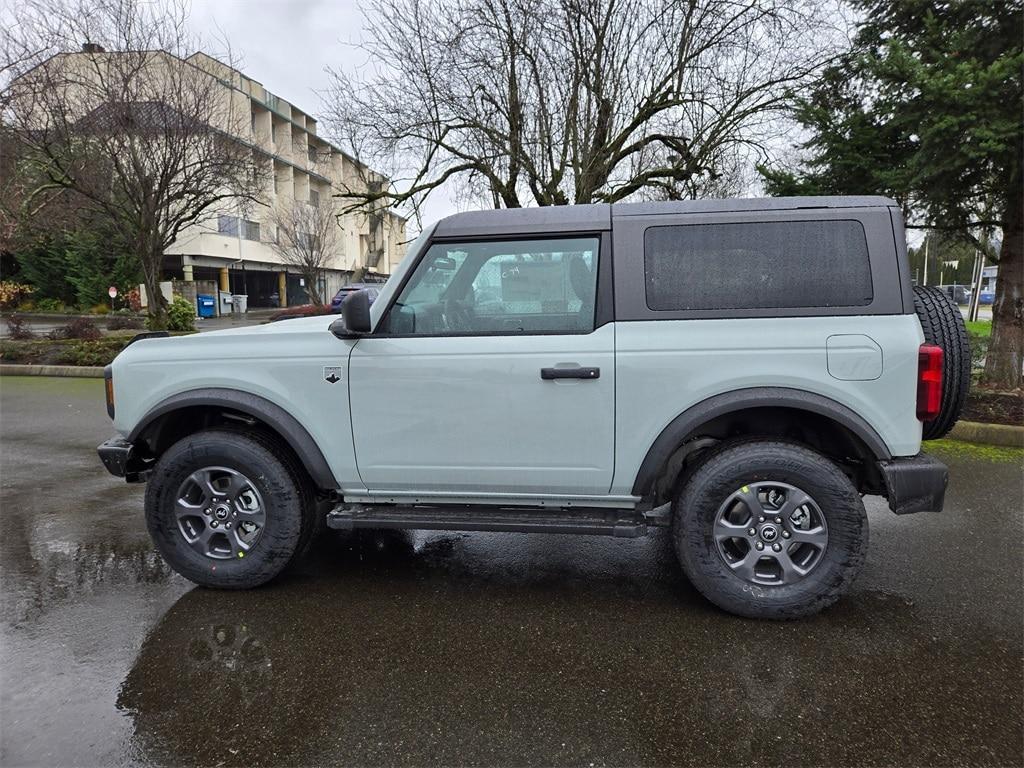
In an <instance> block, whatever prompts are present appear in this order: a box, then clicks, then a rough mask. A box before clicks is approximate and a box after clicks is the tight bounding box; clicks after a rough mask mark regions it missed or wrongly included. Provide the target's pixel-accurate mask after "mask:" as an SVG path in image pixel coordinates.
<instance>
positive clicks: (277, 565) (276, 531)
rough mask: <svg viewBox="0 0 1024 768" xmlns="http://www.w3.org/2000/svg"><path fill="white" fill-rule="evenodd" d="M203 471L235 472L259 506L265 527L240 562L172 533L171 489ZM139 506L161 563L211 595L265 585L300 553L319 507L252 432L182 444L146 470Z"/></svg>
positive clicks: (296, 473)
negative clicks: (202, 549)
mask: <svg viewBox="0 0 1024 768" xmlns="http://www.w3.org/2000/svg"><path fill="white" fill-rule="evenodd" d="M205 467H225V468H229V469H233V470H236V471H238V472H240V473H242V474H243V475H244V476H245V477H247V478H248V479H249V480H250V481H251V482H252V484H253V485H254V486H255V487H256V490H257V491H258V492H259V494H260V496H261V498H262V500H263V505H264V508H265V516H266V522H265V526H264V529H263V531H262V533H261V534H260V538H259V539H258V540H257V541H256V542H255V544H254V545H253V547H252V549H251V550H249V551H247V552H246V553H245V556H244V557H243V558H240V559H213V558H211V557H208V556H204V555H203V554H200V553H199V552H197V551H195V550H194V549H193V548H192V547H191V546H189V544H188V542H187V541H186V540H185V538H184V536H183V535H182V533H181V531H180V530H179V528H178V523H177V517H176V515H175V511H174V510H175V503H176V501H177V495H178V490H179V488H180V487H181V485H182V483H183V482H185V480H186V478H188V477H189V475H191V474H192V473H193V472H195V471H196V470H199V469H202V468H205ZM145 507H146V525H147V527H148V528H149V534H150V536H151V537H152V539H153V543H154V544H155V545H156V547H157V549H158V550H159V551H160V554H161V555H163V557H164V559H165V560H166V561H167V563H168V565H170V566H171V568H173V569H174V570H175V571H177V572H178V573H180V574H181V575H182V576H184V577H185V578H186V579H188V580H190V581H193V582H195V583H196V584H200V585H202V586H205V587H214V588H218V589H250V588H252V587H258V586H260V585H262V584H265V583H266V582H268V581H270V580H271V579H273V578H274V577H276V576H278V575H279V574H280V573H282V572H283V571H285V570H286V569H287V568H289V567H290V566H292V565H294V564H296V563H297V562H298V561H299V560H300V559H301V558H302V557H303V556H304V555H305V553H306V551H307V550H308V549H309V545H310V543H311V540H312V538H313V536H314V534H315V532H316V529H317V526H316V513H317V509H318V506H317V504H316V499H315V496H314V493H313V489H312V486H311V483H310V482H309V480H308V478H307V477H306V475H305V473H304V472H303V471H302V469H301V467H299V466H298V465H297V463H296V462H295V460H294V458H293V457H292V456H291V455H290V454H289V453H288V452H287V451H286V450H283V449H282V448H281V447H280V446H279V445H277V444H276V443H275V442H274V440H273V439H272V438H270V437H268V436H266V435H263V434H261V433H258V432H241V431H239V430H231V429H212V430H206V431H202V432H197V433H195V434H193V435H189V436H188V437H185V438H182V439H181V440H179V441H178V442H177V443H175V444H174V445H172V446H171V447H170V448H168V449H167V450H166V451H165V452H164V454H163V455H162V456H161V457H160V459H159V461H158V462H157V463H156V466H155V467H154V468H153V473H152V475H151V476H150V479H149V482H148V483H147V486H146V500H145Z"/></svg>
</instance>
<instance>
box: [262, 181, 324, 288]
mask: <svg viewBox="0 0 1024 768" xmlns="http://www.w3.org/2000/svg"><path fill="white" fill-rule="evenodd" d="M267 218H268V223H269V224H271V226H272V227H273V228H274V229H275V230H276V231H277V236H276V238H275V239H274V241H273V242H272V243H271V247H272V248H273V249H274V251H275V252H276V253H277V255H278V256H280V257H281V260H282V261H283V262H284V263H285V264H288V265H289V266H292V267H295V268H296V269H297V270H298V271H299V274H301V275H302V277H303V279H304V280H305V283H306V293H307V295H308V296H309V300H310V301H312V302H313V304H315V305H316V306H318V307H319V306H321V305H322V304H323V303H324V297H323V296H321V295H320V277H321V275H322V274H323V270H324V269H325V268H327V267H328V266H329V262H330V260H331V258H332V257H333V255H334V252H335V250H336V245H337V242H338V231H339V227H338V219H337V218H336V217H335V215H334V212H333V211H332V210H331V207H330V204H329V202H328V203H327V204H324V205H312V204H310V203H307V202H303V201H301V200H286V201H284V202H282V203H280V204H279V205H277V206H275V207H274V208H272V209H271V211H270V213H269V214H268V217H267Z"/></svg>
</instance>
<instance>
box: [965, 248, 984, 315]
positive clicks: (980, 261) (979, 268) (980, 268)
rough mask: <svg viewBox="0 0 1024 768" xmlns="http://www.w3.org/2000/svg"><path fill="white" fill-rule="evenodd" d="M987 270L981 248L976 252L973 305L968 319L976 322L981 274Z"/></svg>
mask: <svg viewBox="0 0 1024 768" xmlns="http://www.w3.org/2000/svg"><path fill="white" fill-rule="evenodd" d="M984 271H985V254H983V253H982V252H981V251H980V250H976V251H975V252H974V272H973V274H972V277H973V280H972V283H973V285H972V291H971V306H970V308H969V310H968V312H967V319H968V320H970V321H971V322H976V321H977V319H978V307H979V304H980V303H981V276H982V274H983V273H984Z"/></svg>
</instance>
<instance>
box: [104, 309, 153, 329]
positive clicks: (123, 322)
mask: <svg viewBox="0 0 1024 768" xmlns="http://www.w3.org/2000/svg"><path fill="white" fill-rule="evenodd" d="M144 327H145V324H144V323H143V322H142V318H141V317H138V316H137V315H133V314H132V313H131V312H125V311H123V310H118V311H117V312H114V313H113V315H112V316H111V318H110V319H109V320H108V321H107V330H108V331H128V330H131V331H140V330H142V329H143V328H144Z"/></svg>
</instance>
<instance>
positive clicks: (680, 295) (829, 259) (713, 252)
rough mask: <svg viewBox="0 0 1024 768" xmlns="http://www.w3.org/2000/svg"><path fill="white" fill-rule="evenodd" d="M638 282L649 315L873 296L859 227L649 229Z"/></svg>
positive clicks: (864, 301)
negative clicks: (642, 287)
mask: <svg viewBox="0 0 1024 768" xmlns="http://www.w3.org/2000/svg"><path fill="white" fill-rule="evenodd" d="M644 278H645V288H646V298H647V306H648V307H649V308H650V309H652V310H656V311H657V310H663V311H672V310H675V311H679V310H704V309H782V308H796V307H857V306H867V305H868V304H870V303H871V301H872V298H873V292H872V285H871V263H870V261H869V258H868V246H867V239H866V237H865V233H864V227H863V226H862V225H861V223H860V222H859V221H847V220H829V221H775V222H748V223H721V224H687V225H680V226H664V227H650V228H648V229H647V230H646V232H645V233H644Z"/></svg>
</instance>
